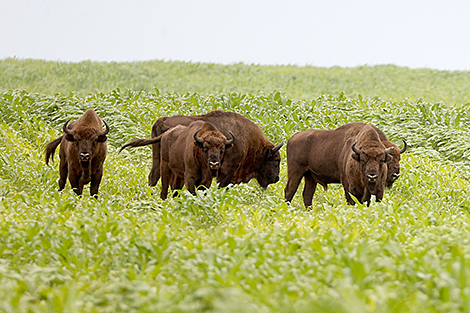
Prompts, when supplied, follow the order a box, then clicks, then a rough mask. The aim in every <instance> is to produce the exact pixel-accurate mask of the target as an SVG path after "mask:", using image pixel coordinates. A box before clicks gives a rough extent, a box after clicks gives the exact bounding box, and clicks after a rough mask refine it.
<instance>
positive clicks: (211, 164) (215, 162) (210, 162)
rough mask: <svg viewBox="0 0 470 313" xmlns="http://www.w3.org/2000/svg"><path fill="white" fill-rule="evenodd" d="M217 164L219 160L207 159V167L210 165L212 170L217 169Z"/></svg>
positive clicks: (218, 164)
mask: <svg viewBox="0 0 470 313" xmlns="http://www.w3.org/2000/svg"><path fill="white" fill-rule="evenodd" d="M219 166H220V162H219V161H209V167H210V168H211V169H212V170H216V169H218V168H219Z"/></svg>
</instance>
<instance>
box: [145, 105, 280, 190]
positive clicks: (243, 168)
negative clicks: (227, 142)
mask: <svg viewBox="0 0 470 313" xmlns="http://www.w3.org/2000/svg"><path fill="white" fill-rule="evenodd" d="M196 120H202V121H205V122H208V123H211V124H213V125H214V126H215V127H217V129H219V131H220V132H222V133H223V134H224V135H225V136H226V137H229V133H228V131H232V132H233V134H234V135H235V137H236V138H237V141H236V142H235V144H234V145H233V148H232V149H231V151H230V153H229V154H227V155H226V156H225V158H224V163H223V164H222V166H221V168H220V170H219V175H218V177H217V182H218V183H219V186H220V187H226V186H228V185H229V184H230V183H232V184H239V183H247V182H248V181H250V180H251V179H252V178H255V179H256V180H257V181H258V183H259V184H260V185H261V187H263V188H266V187H267V186H268V185H269V184H273V183H276V182H278V181H279V165H280V162H281V157H280V153H279V149H280V148H281V147H282V145H283V142H282V143H280V144H279V145H277V146H275V145H274V144H273V143H272V142H271V141H269V140H268V139H267V138H266V137H265V136H264V135H263V132H262V131H261V129H260V128H259V126H258V125H256V124H255V123H253V122H252V121H250V120H249V119H247V118H246V117H244V116H243V115H241V114H238V113H234V112H224V111H220V110H215V111H211V112H209V113H207V114H204V115H195V116H183V115H175V116H171V117H161V118H159V119H158V120H157V121H156V122H155V124H154V125H153V127H152V137H157V136H159V135H161V134H163V133H164V132H166V131H167V130H168V129H170V128H172V127H174V126H176V125H189V124H190V123H191V122H193V121H196ZM160 150H161V148H160V143H159V142H156V143H154V144H153V145H152V154H153V158H152V169H151V170H150V174H149V185H150V186H155V185H156V184H157V182H158V180H159V179H160Z"/></svg>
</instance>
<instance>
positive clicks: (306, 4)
mask: <svg viewBox="0 0 470 313" xmlns="http://www.w3.org/2000/svg"><path fill="white" fill-rule="evenodd" d="M0 12H1V18H0V59H4V58H7V57H17V58H19V59H24V58H34V59H46V60H59V61H73V62H75V61H81V60H94V61H134V60H139V61H140V60H182V61H192V62H211V63H223V64H231V63H238V62H243V63H246V64H295V65H300V66H302V65H312V66H320V67H330V66H342V67H352V66H358V65H364V64H368V65H375V64H395V65H399V66H408V67H411V68H420V67H426V68H434V69H447V70H470V1H465V0H459V1H456V0H445V1H434V0H427V1H426V0H416V1H414V0H394V1H385V0H375V1H374V0H361V1H352V0H351V1H341V0H333V1H328V0H319V1H317V0H311V1H306V0H305V1H302V0H289V1H278V0H272V1H258V0H235V1H232V0H229V1H224V0H201V1H197V0H192V1H191V0H160V1H158V0H155V1H151V0H132V1H120V0H113V1H111V0H0Z"/></svg>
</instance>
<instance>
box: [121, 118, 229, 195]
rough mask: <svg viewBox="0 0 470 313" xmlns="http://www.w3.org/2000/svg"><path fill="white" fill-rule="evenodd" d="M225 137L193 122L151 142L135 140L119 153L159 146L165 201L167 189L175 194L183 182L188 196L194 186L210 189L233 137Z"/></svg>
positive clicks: (194, 190) (206, 126)
mask: <svg viewBox="0 0 470 313" xmlns="http://www.w3.org/2000/svg"><path fill="white" fill-rule="evenodd" d="M229 133H230V135H231V138H230V139H227V137H225V136H224V134H222V133H221V132H220V131H219V130H218V129H217V128H216V127H215V126H214V125H212V124H211V123H206V122H204V121H194V122H192V123H191V124H190V125H189V126H182V125H177V126H176V127H174V128H172V129H170V130H169V131H167V132H165V133H163V134H162V135H159V136H157V137H154V138H152V139H135V140H133V141H132V142H130V143H128V144H126V145H124V146H123V147H122V148H121V150H120V151H122V150H123V149H125V148H127V147H140V146H145V145H149V144H154V143H156V142H159V143H160V146H161V160H160V173H161V177H162V191H161V197H162V199H166V198H167V196H168V187H169V185H171V188H172V189H173V190H176V189H181V187H182V182H184V185H185V186H186V188H187V189H188V190H189V191H190V192H191V193H192V194H196V186H204V187H206V188H209V187H210V186H211V184H212V179H213V177H216V176H217V174H218V171H219V169H220V167H221V165H222V163H223V158H224V153H225V150H226V149H230V148H232V147H233V143H234V141H235V138H236V137H235V135H233V133H232V132H231V131H229Z"/></svg>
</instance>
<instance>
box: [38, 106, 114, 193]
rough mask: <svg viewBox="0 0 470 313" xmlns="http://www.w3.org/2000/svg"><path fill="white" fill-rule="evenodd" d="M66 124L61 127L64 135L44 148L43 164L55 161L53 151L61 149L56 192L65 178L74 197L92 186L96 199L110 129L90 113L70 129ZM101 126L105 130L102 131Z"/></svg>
mask: <svg viewBox="0 0 470 313" xmlns="http://www.w3.org/2000/svg"><path fill="white" fill-rule="evenodd" d="M69 122H70V120H68V121H67V122H65V124H64V126H63V131H64V135H62V136H60V137H59V138H57V139H55V140H53V141H51V142H49V143H48V144H47V145H46V164H49V159H50V158H53V157H54V152H55V149H56V148H57V146H58V145H60V150H59V157H60V165H59V173H60V179H59V190H63V189H64V188H65V183H66V181H67V176H68V178H69V181H70V185H71V186H72V188H73V190H74V191H75V193H76V194H77V195H81V194H82V192H83V186H84V185H86V184H88V183H91V186H90V194H91V195H92V196H95V197H96V194H97V193H98V189H99V185H100V182H101V178H102V176H103V163H104V160H105V158H106V151H107V146H106V140H107V136H106V135H107V134H108V133H109V126H108V124H107V123H106V122H105V121H102V120H101V118H100V117H99V116H98V114H96V112H95V111H94V110H92V109H89V110H87V111H86V112H85V113H84V114H83V115H82V116H81V117H80V118H79V119H78V120H76V121H73V122H72V123H70V125H69ZM103 122H104V124H105V126H106V130H104V131H103V127H102V123H103Z"/></svg>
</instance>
